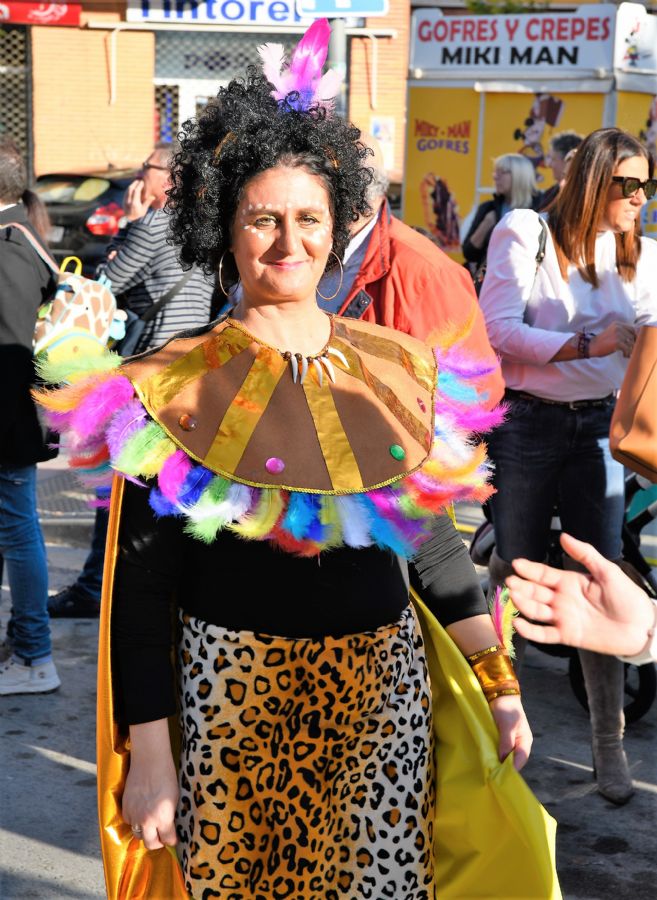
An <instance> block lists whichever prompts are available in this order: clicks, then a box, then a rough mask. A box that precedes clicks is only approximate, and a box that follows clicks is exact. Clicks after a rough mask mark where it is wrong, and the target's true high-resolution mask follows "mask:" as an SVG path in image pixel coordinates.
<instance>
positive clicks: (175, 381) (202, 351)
mask: <svg viewBox="0 0 657 900" xmlns="http://www.w3.org/2000/svg"><path fill="white" fill-rule="evenodd" d="M250 343H251V340H250V338H249V337H248V336H247V335H245V334H243V333H242V332H241V331H238V330H237V329H236V328H232V329H230V330H228V329H226V330H225V331H224V332H223V333H222V334H221V336H218V337H217V338H215V339H214V341H212V343H211V345H210V346H209V347H206V346H205V345H204V344H199V345H198V346H197V347H195V348H194V349H193V350H190V351H189V352H188V353H185V354H184V355H183V356H181V357H179V358H178V359H176V360H174V361H173V362H172V363H170V364H169V365H167V366H162V367H160V368H159V369H158V371H157V372H156V373H155V374H154V375H151V376H150V377H149V378H146V379H144V381H141V382H137V383H136V384H135V388H136V390H137V392H138V394H139V396H140V398H141V400H142V401H143V403H144V406H145V407H146V409H147V410H148V411H149V412H150V413H151V414H153V415H154V416H155V418H157V411H158V410H159V409H162V407H164V406H166V405H167V404H168V403H170V402H171V401H172V400H173V399H174V397H176V396H177V395H178V394H179V393H180V392H181V391H182V390H183V388H185V387H186V386H187V385H188V384H191V383H192V382H194V381H197V380H198V379H199V378H201V377H202V376H203V375H205V373H206V372H209V371H210V369H213V368H219V367H220V366H223V365H224V364H225V363H227V362H229V360H231V359H232V358H233V357H234V356H238V355H239V354H240V353H241V352H242V351H243V350H245V349H246V348H247V347H248V346H249V344H250Z"/></svg>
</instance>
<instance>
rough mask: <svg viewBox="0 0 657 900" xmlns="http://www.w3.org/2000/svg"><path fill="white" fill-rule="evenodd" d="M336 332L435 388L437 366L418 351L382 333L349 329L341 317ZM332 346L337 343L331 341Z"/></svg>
mask: <svg viewBox="0 0 657 900" xmlns="http://www.w3.org/2000/svg"><path fill="white" fill-rule="evenodd" d="M334 332H335V334H336V336H337V337H342V338H347V336H348V340H349V341H350V343H351V344H353V346H354V347H356V349H358V350H363V351H364V352H365V353H370V354H372V355H373V356H377V357H378V358H379V359H384V360H386V362H389V363H392V364H393V365H396V366H401V367H402V368H403V369H405V371H406V372H408V374H409V375H410V376H411V378H412V379H413V380H414V381H416V382H417V384H419V385H421V386H422V387H423V388H425V390H427V391H431V390H433V385H434V380H435V377H436V373H435V368H434V367H433V366H432V365H431V364H429V363H428V362H427V361H426V360H424V359H422V358H421V357H420V356H418V355H417V354H416V353H411V352H410V351H409V350H407V349H406V348H405V347H402V346H401V344H399V343H398V342H397V341H393V340H390V339H389V338H385V337H381V336H380V335H374V334H365V333H359V332H358V331H356V330H355V329H353V328H352V329H351V330H349V329H348V326H347V325H345V323H344V322H343V321H342V320H340V319H335V320H334ZM331 346H333V347H335V346H337V345H336V344H335V343H334V341H331Z"/></svg>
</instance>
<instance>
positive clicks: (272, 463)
mask: <svg viewBox="0 0 657 900" xmlns="http://www.w3.org/2000/svg"><path fill="white" fill-rule="evenodd" d="M284 468H285V463H284V462H283V460H282V459H279V457H278V456H270V457H269V459H268V460H267V462H266V463H265V469H267V471H268V472H269V473H270V475H280V474H281V472H282V471H283V469H284Z"/></svg>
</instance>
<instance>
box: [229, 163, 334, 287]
mask: <svg viewBox="0 0 657 900" xmlns="http://www.w3.org/2000/svg"><path fill="white" fill-rule="evenodd" d="M332 244H333V217H332V215H331V209H330V203H329V195H328V192H327V190H326V187H325V185H324V182H323V181H322V179H321V178H320V177H319V176H318V175H312V174H311V173H310V172H308V170H307V169H304V168H294V167H289V166H278V167H276V168H274V169H267V170H266V171H264V172H260V173H259V174H258V175H256V176H255V177H253V178H252V179H251V180H250V181H248V182H247V184H246V185H245V187H244V191H243V193H242V198H241V200H240V203H239V206H238V208H237V210H236V212H235V219H234V222H233V230H232V245H231V248H230V249H231V251H232V253H233V255H234V257H235V264H236V266H237V270H238V272H239V276H240V281H241V283H242V289H243V292H244V299H245V301H246V302H247V303H248V301H249V299H250V298H253V299H257V300H258V301H260V302H262V301H263V300H270V301H273V302H276V301H290V300H307V299H308V298H309V297H310V296H312V297H313V298H314V297H315V289H316V287H317V284H318V283H319V279H320V278H321V277H322V275H323V273H324V269H325V267H326V261H327V259H328V255H329V253H330V251H331V246H332Z"/></svg>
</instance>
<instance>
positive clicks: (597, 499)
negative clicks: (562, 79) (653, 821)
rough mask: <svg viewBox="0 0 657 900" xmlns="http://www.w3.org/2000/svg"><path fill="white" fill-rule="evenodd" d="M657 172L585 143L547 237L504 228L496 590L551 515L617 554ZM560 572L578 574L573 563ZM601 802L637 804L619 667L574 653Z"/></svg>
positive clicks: (497, 323)
mask: <svg viewBox="0 0 657 900" xmlns="http://www.w3.org/2000/svg"><path fill="white" fill-rule="evenodd" d="M656 186H657V181H655V179H654V178H653V164H652V161H651V159H650V158H649V156H648V153H647V151H646V150H645V148H644V147H643V146H642V144H640V143H639V141H638V140H636V138H634V137H632V136H631V135H629V134H627V133H626V132H624V131H621V130H620V129H618V128H603V129H600V130H598V131H595V132H593V133H592V134H590V135H589V136H588V137H587V138H586V139H585V140H584V142H583V143H582V144H581V146H580V148H579V149H578V150H577V153H576V154H575V158H574V159H573V161H572V164H571V167H570V171H569V174H568V178H567V181H566V184H565V185H564V187H563V188H562V190H561V192H560V193H559V196H558V198H557V200H556V202H555V204H554V206H553V207H552V208H551V210H550V213H549V219H548V220H547V226H548V228H547V240H546V245H545V256H544V258H543V259H542V260H541V261H540V262H539V261H538V260H540V259H541V254H540V253H539V247H540V244H541V232H542V229H543V225H542V223H541V221H540V219H539V216H538V214H537V213H535V212H532V211H531V210H515V211H513V212H511V213H509V214H508V215H507V216H506V217H505V218H504V219H503V220H502V221H501V222H500V224H499V225H498V227H497V228H496V230H495V233H494V234H493V237H492V239H491V242H490V247H489V251H488V272H487V275H486V281H485V283H484V287H483V290H482V294H481V306H482V310H483V312H484V315H485V317H486V323H487V327H488V332H489V337H490V341H491V344H492V345H493V347H494V348H495V349H496V350H497V352H498V353H499V354H500V356H501V358H502V371H503V374H504V378H505V381H506V384H507V391H506V400H507V402H508V404H509V413H508V417H507V421H506V422H505V424H504V425H503V426H502V427H501V428H499V429H498V430H497V431H496V432H495V433H494V434H493V435H492V437H491V440H490V444H489V447H490V454H491V457H492V459H493V461H494V463H495V467H496V476H495V486H496V488H497V493H496V494H495V495H494V497H493V499H492V501H491V510H492V516H493V523H494V526H495V537H496V553H495V554H494V555H493V558H492V560H491V582H492V584H493V586H494V585H495V584H499V583H501V582H502V581H504V579H505V578H506V577H507V576H508V575H510V574H512V567H511V560H513V559H515V558H517V557H524V558H526V559H529V560H535V561H538V562H541V561H543V559H544V558H545V556H546V553H547V550H548V542H549V536H550V523H551V519H552V516H553V514H554V508H555V504H556V507H557V509H558V513H559V516H560V518H561V524H562V526H563V529H564V530H565V531H567V532H568V533H569V534H571V535H573V536H574V537H575V538H578V539H579V540H584V541H587V542H588V543H590V544H592V545H593V546H594V547H595V548H596V550H598V552H599V553H601V554H602V555H603V556H604V557H606V558H607V559H610V560H614V559H618V558H619V557H620V556H621V527H622V519H623V510H624V496H623V491H624V479H623V468H622V466H621V465H620V464H619V463H617V462H615V461H614V460H613V459H612V457H611V455H610V451H609V441H608V434H609V424H610V419H611V415H612V412H613V408H614V402H615V398H616V392H617V391H618V389H619V388H620V385H621V382H622V380H623V375H624V372H625V368H626V364H627V358H628V357H629V356H630V354H631V353H632V347H633V346H634V340H635V333H636V331H635V329H636V328H637V326H639V325H645V324H650V325H657V289H656V288H655V278H654V273H655V271H657V243H655V242H654V241H651V240H649V239H646V238H641V237H640V235H639V215H640V212H641V207H642V206H643V204H644V203H645V201H646V198H647V197H651V196H653V195H654V193H655V188H656ZM564 565H565V566H566V568H571V569H577V563H575V562H574V561H573V560H572V559H570V558H569V557H567V556H566V557H565V560H564ZM580 655H581V660H582V668H583V670H584V677H585V681H586V689H587V693H588V698H589V708H590V714H591V726H592V735H593V764H594V769H595V772H596V773H597V782H598V790H599V792H600V793H601V794H602V795H603V796H604V797H606V798H607V799H609V800H611V801H612V802H614V803H617V804H621V803H625V802H626V801H627V800H629V798H630V797H631V796H632V793H633V787H632V780H631V778H630V774H629V771H628V766H627V760H626V757H625V753H624V751H623V744H622V739H623V726H624V722H623V664H622V663H621V662H620V661H618V660H616V659H613V658H611V657H607V656H602V655H599V654H596V653H591V652H588V651H580Z"/></svg>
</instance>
